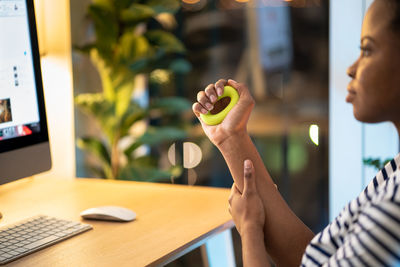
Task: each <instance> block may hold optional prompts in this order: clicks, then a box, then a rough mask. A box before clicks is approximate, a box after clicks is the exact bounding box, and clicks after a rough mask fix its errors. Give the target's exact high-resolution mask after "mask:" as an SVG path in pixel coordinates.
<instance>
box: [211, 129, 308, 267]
mask: <svg viewBox="0 0 400 267" xmlns="http://www.w3.org/2000/svg"><path fill="white" fill-rule="evenodd" d="M218 148H219V150H220V151H221V153H222V155H223V156H224V158H225V161H226V162H227V164H228V167H229V170H230V172H231V174H232V177H233V179H234V180H235V183H236V184H237V186H238V187H239V190H241V191H242V190H243V162H244V160H245V159H250V160H252V161H253V164H254V168H255V178H256V184H257V190H258V193H259V195H260V197H261V199H262V201H263V204H264V209H265V215H266V219H265V225H264V239H265V242H266V249H267V251H268V254H269V255H270V256H271V257H272V259H273V260H274V262H275V263H276V264H277V265H278V266H298V265H299V264H300V261H301V257H302V255H303V253H304V250H305V248H306V246H307V244H308V243H309V242H310V241H311V239H312V238H313V236H314V234H313V233H312V232H311V231H310V229H309V228H308V227H307V226H306V225H304V223H303V222H302V221H301V220H300V219H299V218H297V216H296V215H295V214H294V213H293V212H292V210H291V209H290V208H289V207H288V205H287V204H286V202H285V201H284V199H283V198H282V196H281V195H280V194H279V191H278V190H277V189H276V187H275V185H274V182H273V181H272V179H271V177H270V175H269V173H268V171H267V169H266V168H265V166H264V163H263V161H262V159H261V157H260V155H259V153H258V151H257V149H256V147H255V146H254V144H253V142H252V141H251V138H250V137H249V135H248V134H247V133H242V134H237V135H235V136H232V137H230V138H229V139H227V140H225V141H224V142H223V143H222V144H219V145H218Z"/></svg>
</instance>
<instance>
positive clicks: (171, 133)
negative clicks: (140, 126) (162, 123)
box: [124, 127, 187, 157]
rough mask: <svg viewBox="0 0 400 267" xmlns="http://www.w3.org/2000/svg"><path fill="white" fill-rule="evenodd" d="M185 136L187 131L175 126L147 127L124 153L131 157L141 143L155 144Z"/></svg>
mask: <svg viewBox="0 0 400 267" xmlns="http://www.w3.org/2000/svg"><path fill="white" fill-rule="evenodd" d="M186 137H187V132H186V131H184V130H181V129H178V128H175V127H148V129H147V131H146V132H145V133H144V134H143V135H142V136H141V137H139V138H138V139H137V140H136V141H135V142H133V143H132V144H131V145H130V146H129V147H128V148H126V149H125V151H124V153H125V155H126V156H127V157H131V155H132V153H133V151H135V150H136V149H137V148H139V147H140V146H142V145H149V146H155V145H158V144H161V143H163V142H167V141H175V140H179V139H184V138H186Z"/></svg>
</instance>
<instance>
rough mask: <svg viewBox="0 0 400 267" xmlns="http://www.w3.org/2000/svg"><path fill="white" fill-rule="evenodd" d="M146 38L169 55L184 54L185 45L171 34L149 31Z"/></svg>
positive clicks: (161, 31)
mask: <svg viewBox="0 0 400 267" xmlns="http://www.w3.org/2000/svg"><path fill="white" fill-rule="evenodd" d="M145 36H146V37H147V39H148V40H149V42H150V43H151V44H154V45H155V46H156V47H158V48H159V49H162V50H164V51H166V52H167V53H184V52H185V51H186V50H185V46H184V45H183V43H182V42H181V41H180V40H179V39H178V38H176V37H175V35H173V34H172V33H170V32H166V31H163V30H149V31H147V32H146V33H145Z"/></svg>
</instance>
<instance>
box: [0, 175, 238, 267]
mask: <svg viewBox="0 0 400 267" xmlns="http://www.w3.org/2000/svg"><path fill="white" fill-rule="evenodd" d="M228 197H229V190H228V189H217V188H208V187H207V188H206V187H190V186H183V185H166V184H152V183H138V182H125V181H107V180H98V179H71V180H67V179H48V178H26V179H23V180H19V181H16V182H13V183H10V184H5V185H2V186H0V209H1V212H2V213H3V216H4V217H3V219H2V220H1V221H0V226H4V225H7V224H11V223H14V222H17V221H19V220H21V219H24V218H27V217H31V216H34V215H38V214H43V215H49V216H55V217H59V218H60V219H70V220H76V221H84V222H85V223H89V224H91V225H92V226H93V230H90V231H88V232H85V233H83V234H80V235H78V236H75V237H72V238H71V239H68V240H65V241H62V242H61V243H58V244H56V245H53V246H50V247H48V248H45V249H43V250H41V251H38V252H35V253H34V254H31V255H28V256H26V257H23V258H21V259H19V260H17V261H15V262H12V263H10V264H9V265H8V266H118V267H120V266H147V265H150V266H157V265H162V264H164V263H167V262H170V261H171V260H173V259H176V258H178V257H179V256H181V255H182V254H183V253H185V252H188V251H189V250H191V249H194V248H195V247H198V246H199V245H201V244H203V243H204V242H205V240H207V238H208V237H211V236H212V235H215V234H217V233H220V232H222V231H224V230H227V229H230V228H231V227H233V225H234V224H233V222H232V220H231V216H230V214H229V212H228V209H227V207H228ZM102 205H119V206H124V207H126V208H130V209H132V210H134V211H135V212H136V213H137V219H136V220H135V221H133V222H128V223H117V222H103V221H89V220H83V219H81V218H80V216H79V213H80V212H81V211H82V210H84V209H86V208H89V207H95V206H102Z"/></svg>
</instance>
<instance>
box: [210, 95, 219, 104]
mask: <svg viewBox="0 0 400 267" xmlns="http://www.w3.org/2000/svg"><path fill="white" fill-rule="evenodd" d="M210 100H211V102H213V103H215V102H216V101H217V98H216V97H215V95H212V96H210Z"/></svg>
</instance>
